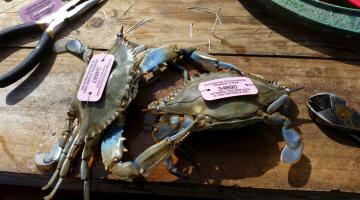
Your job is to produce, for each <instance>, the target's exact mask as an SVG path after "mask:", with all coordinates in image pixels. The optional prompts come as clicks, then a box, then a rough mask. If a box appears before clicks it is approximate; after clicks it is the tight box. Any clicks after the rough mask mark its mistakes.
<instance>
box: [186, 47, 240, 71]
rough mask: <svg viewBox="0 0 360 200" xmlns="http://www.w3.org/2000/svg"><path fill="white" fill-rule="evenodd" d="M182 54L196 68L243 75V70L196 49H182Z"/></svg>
mask: <svg viewBox="0 0 360 200" xmlns="http://www.w3.org/2000/svg"><path fill="white" fill-rule="evenodd" d="M182 52H183V54H184V56H185V58H187V59H188V60H190V61H191V62H192V63H193V64H194V65H195V66H197V67H199V68H201V69H203V70H205V71H208V72H216V71H219V69H232V70H235V71H236V72H238V73H239V74H242V72H241V70H240V69H239V68H238V67H237V66H235V65H233V64H230V63H225V62H222V61H219V60H218V59H217V58H216V57H214V56H212V55H210V54H208V53H205V52H201V51H198V50H196V49H194V48H188V49H182Z"/></svg>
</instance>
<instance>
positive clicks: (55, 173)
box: [41, 127, 79, 190]
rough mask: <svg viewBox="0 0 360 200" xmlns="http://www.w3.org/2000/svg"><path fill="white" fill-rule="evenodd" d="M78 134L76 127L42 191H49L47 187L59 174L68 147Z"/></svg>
mask: <svg viewBox="0 0 360 200" xmlns="http://www.w3.org/2000/svg"><path fill="white" fill-rule="evenodd" d="M78 134H79V129H78V127H76V128H75V129H74V130H73V133H72V134H71V136H70V138H69V140H68V141H67V143H66V145H65V147H64V148H63V149H62V152H61V154H60V157H59V159H58V163H57V166H56V169H55V171H54V173H53V175H52V177H51V178H50V180H49V182H48V183H47V184H46V185H44V186H43V187H42V188H41V189H42V190H47V189H49V187H50V186H51V185H52V184H53V183H54V181H55V179H56V178H57V177H58V175H59V173H60V170H61V167H62V165H63V163H64V161H65V159H66V156H67V154H68V152H69V150H70V147H71V146H72V145H73V143H74V141H75V137H77V136H78Z"/></svg>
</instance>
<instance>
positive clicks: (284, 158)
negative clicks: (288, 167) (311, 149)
mask: <svg viewBox="0 0 360 200" xmlns="http://www.w3.org/2000/svg"><path fill="white" fill-rule="evenodd" d="M303 149H304V143H302V142H300V144H299V145H298V146H297V147H296V148H290V147H289V146H288V145H287V144H286V145H285V146H284V148H283V150H282V151H281V155H280V161H281V162H283V163H286V164H294V163H296V162H298V161H299V160H300V158H301V156H302V152H303Z"/></svg>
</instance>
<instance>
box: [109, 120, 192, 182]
mask: <svg viewBox="0 0 360 200" xmlns="http://www.w3.org/2000/svg"><path fill="white" fill-rule="evenodd" d="M196 122H197V119H196V120H194V121H193V122H192V123H191V124H189V125H188V126H187V127H185V128H182V129H180V130H179V131H177V132H176V133H175V134H174V135H172V136H168V137H166V138H165V139H163V140H161V141H160V142H158V143H156V144H154V145H152V146H150V147H149V148H147V149H146V150H145V151H144V152H143V153H141V154H140V155H139V156H138V157H137V158H136V159H135V160H134V161H127V162H121V161H119V162H117V163H115V164H114V165H112V166H111V167H110V168H109V169H108V170H109V171H110V172H111V173H112V174H113V175H114V176H116V177H117V178H120V179H121V180H128V181H131V180H132V179H134V178H135V177H137V176H139V175H143V176H146V175H147V174H148V173H149V172H150V171H151V170H152V169H153V168H154V167H155V166H157V165H158V164H159V163H161V162H163V161H164V160H166V159H168V158H169V157H170V155H171V154H173V153H174V150H175V149H176V147H177V146H178V145H179V144H180V143H181V142H183V141H184V140H185V139H186V138H187V137H188V136H189V131H190V130H191V128H192V127H193V126H194V124H195V123H196Z"/></svg>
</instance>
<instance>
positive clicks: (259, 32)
mask: <svg viewBox="0 0 360 200" xmlns="http://www.w3.org/2000/svg"><path fill="white" fill-rule="evenodd" d="M11 2H13V1H11ZM14 2H15V1H14ZM2 4H3V5H4V7H8V6H10V5H13V4H15V3H11V4H10V3H8V4H10V5H7V4H6V3H5V2H3V3H2ZM129 6H130V2H128V1H116V0H109V1H107V2H106V3H105V5H103V6H102V7H100V8H98V10H97V11H96V12H95V11H94V10H93V11H91V12H90V13H89V14H88V15H86V16H85V17H82V18H81V19H79V20H77V21H76V22H74V23H71V24H70V25H68V27H67V28H66V30H65V31H64V32H63V33H62V34H61V36H60V37H64V36H69V37H77V38H79V39H81V40H83V41H85V42H87V43H89V44H90V45H91V46H93V47H94V48H99V49H107V48H109V46H110V45H111V43H112V41H113V39H114V37H115V33H116V32H117V31H119V30H120V27H121V26H122V25H124V26H125V28H126V29H127V28H129V27H130V26H131V25H133V24H135V23H136V22H138V21H140V20H141V19H151V18H154V19H155V21H154V22H150V23H148V24H145V25H144V26H142V27H141V28H139V29H137V30H135V31H133V32H132V33H131V34H129V38H130V39H132V40H134V41H136V42H138V43H144V44H146V45H149V46H159V45H162V44H169V43H177V44H179V45H181V46H195V47H199V48H200V49H202V50H206V51H207V50H208V40H207V38H209V40H210V41H211V52H213V53H228V54H247V55H254V54H256V55H280V56H308V57H336V58H352V59H354V58H355V59H358V58H359V54H358V52H359V51H358V50H357V49H359V45H358V44H359V43H358V42H354V39H349V38H341V37H338V36H329V33H321V32H317V31H313V30H311V29H309V28H306V27H302V26H296V25H295V24H294V23H293V22H291V21H286V20H284V19H283V18H276V17H273V16H272V15H271V14H269V13H268V12H267V11H266V10H265V9H264V8H263V7H262V6H261V5H259V4H257V3H256V2H254V1H237V0H221V1H216V2H214V1H211V0H197V1H180V2H179V1H174V0H165V1H164V0H161V1H160V0H157V1H155V0H154V1H140V0H136V1H134V7H133V8H132V9H131V10H130V11H129V12H128V13H127V14H126V15H124V16H123V15H122V14H123V12H124V11H125V10H126V9H127V8H128V7H129ZM194 6H198V7H206V8H209V9H211V10H213V11H216V10H217V9H218V8H222V11H221V12H220V13H221V19H222V22H223V25H218V26H217V28H216V31H215V33H214V34H212V33H211V31H212V29H213V25H214V20H215V18H214V15H213V14H209V13H206V12H202V11H197V10H189V9H188V8H189V7H194ZM18 7H19V6H17V7H15V8H13V9H11V10H9V11H7V12H5V13H3V14H0V28H4V27H8V26H11V25H15V24H18V23H20V18H19V17H18V14H17V13H16V11H17V10H18ZM94 12H95V13H94ZM191 23H194V25H193V28H192V30H193V37H190V33H189V29H190V24H191ZM324 36H326V37H324ZM32 38H33V39H34V37H32ZM17 42H18V43H11V44H8V45H11V46H20V45H23V44H22V42H19V41H17ZM26 45H27V46H31V47H33V46H34V45H35V43H34V42H33V43H30V44H26Z"/></svg>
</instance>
